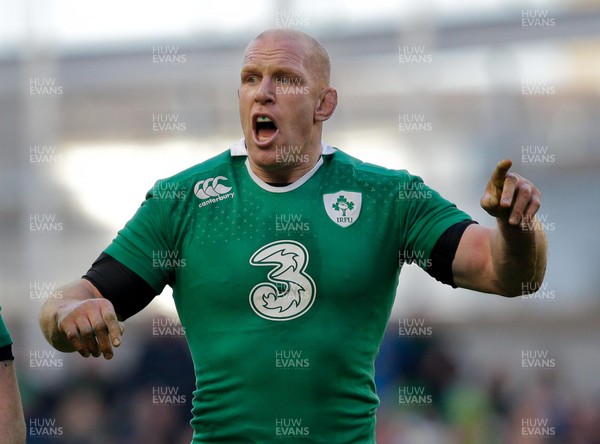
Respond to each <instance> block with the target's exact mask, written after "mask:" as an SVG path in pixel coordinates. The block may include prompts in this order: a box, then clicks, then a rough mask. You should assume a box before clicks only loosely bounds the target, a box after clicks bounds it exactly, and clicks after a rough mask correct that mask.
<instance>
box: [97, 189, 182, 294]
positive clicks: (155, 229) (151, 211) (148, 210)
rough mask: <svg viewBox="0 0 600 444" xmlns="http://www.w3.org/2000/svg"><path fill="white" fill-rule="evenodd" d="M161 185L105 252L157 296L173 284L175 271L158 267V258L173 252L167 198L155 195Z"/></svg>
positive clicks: (148, 195)
mask: <svg viewBox="0 0 600 444" xmlns="http://www.w3.org/2000/svg"><path fill="white" fill-rule="evenodd" d="M158 184H159V182H157V183H156V184H155V185H154V187H153V188H152V189H151V190H150V191H149V192H148V193H147V194H146V200H145V201H144V202H143V203H142V205H141V206H140V208H139V209H138V210H137V212H136V213H135V215H134V216H133V218H131V220H129V222H127V224H126V225H125V227H124V228H123V229H121V230H120V231H119V232H118V234H117V237H116V238H115V239H114V240H113V241H112V243H111V244H110V245H109V246H108V247H107V248H106V249H105V250H104V252H105V253H106V254H108V255H110V256H112V257H113V258H114V259H116V260H117V261H119V262H120V263H121V264H123V265H124V266H125V267H127V268H129V269H130V270H132V271H133V272H134V273H136V274H137V275H138V276H139V277H141V278H142V279H143V280H144V281H146V282H147V283H148V285H150V287H152V289H153V290H154V291H155V292H156V294H160V293H161V292H162V290H163V289H164V287H165V286H166V285H168V284H172V282H173V273H172V270H170V269H168V268H165V267H160V266H157V257H160V256H161V255H164V254H168V252H169V251H172V250H173V245H172V236H171V233H170V231H169V229H168V227H169V224H168V222H167V219H166V214H165V213H166V212H165V209H164V207H163V199H158V198H156V196H155V190H156V189H157V186H158Z"/></svg>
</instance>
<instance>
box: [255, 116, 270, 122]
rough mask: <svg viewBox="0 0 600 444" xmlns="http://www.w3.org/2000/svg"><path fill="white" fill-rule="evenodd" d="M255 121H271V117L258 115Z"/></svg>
mask: <svg viewBox="0 0 600 444" xmlns="http://www.w3.org/2000/svg"><path fill="white" fill-rule="evenodd" d="M256 121H257V122H272V120H271V119H269V118H268V117H267V116H258V118H257V119H256Z"/></svg>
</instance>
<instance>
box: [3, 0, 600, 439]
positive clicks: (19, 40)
mask: <svg viewBox="0 0 600 444" xmlns="http://www.w3.org/2000/svg"><path fill="white" fill-rule="evenodd" d="M272 27H293V28H297V29H301V30H303V31H305V32H308V33H309V34H311V35H313V36H315V37H316V38H318V39H319V40H321V41H322V43H323V44H324V46H325V47H326V48H327V49H328V51H329V54H330V57H331V60H332V66H333V73H332V83H333V85H334V86H335V87H336V88H337V89H338V94H339V98H340V103H339V106H338V109H337V111H336V113H335V115H334V116H333V118H332V119H331V120H330V121H329V122H328V123H327V124H326V126H325V134H324V139H325V140H326V141H327V142H328V143H330V144H332V145H334V146H337V147H339V148H341V149H343V150H345V151H347V152H349V153H350V154H352V155H354V156H356V157H358V158H361V159H363V160H365V161H369V162H373V163H377V164H380V165H384V166H387V167H390V168H403V169H408V170H409V171H410V172H411V173H413V174H417V175H420V176H422V177H423V178H424V180H425V182H426V183H428V184H429V185H430V186H431V187H433V188H435V189H437V190H439V191H441V192H442V194H443V195H444V196H445V197H447V198H448V199H450V200H452V201H454V202H456V203H457V205H458V206H459V207H461V208H462V209H464V210H466V211H467V212H469V213H470V214H471V215H472V216H473V218H475V219H477V220H479V221H480V223H482V224H486V225H491V224H493V220H491V219H490V218H489V217H487V216H486V215H485V214H484V213H483V212H482V210H481V209H480V208H479V198H480V195H481V194H482V192H483V188H484V186H485V183H486V181H487V179H488V178H489V175H490V174H491V172H492V170H493V168H494V166H495V164H496V162H497V161H498V160H500V159H502V158H510V159H512V160H513V163H514V167H513V169H514V171H516V172H519V173H520V174H522V175H524V176H525V177H528V178H529V179H531V180H532V181H533V182H534V183H535V184H536V185H537V186H538V187H539V188H540V189H541V190H542V194H543V205H542V208H541V210H540V219H541V220H542V223H543V225H544V227H545V229H546V231H547V234H548V240H549V246H550V250H549V251H550V256H549V263H548V270H547V275H546V281H545V283H544V286H543V287H542V288H541V289H540V290H539V291H538V292H537V293H536V294H534V295H532V296H528V297H523V298H516V299H503V298H500V297H498V296H492V295H484V294H479V293H474V292H470V291H467V290H461V289H456V290H453V289H451V288H450V287H448V286H444V285H441V284H439V283H438V282H436V281H434V280H433V279H431V278H430V277H429V276H428V275H427V274H426V273H424V272H423V271H421V270H420V269H418V267H417V266H416V265H414V264H413V265H408V266H405V267H404V268H403V270H402V275H401V279H400V284H399V287H398V294H397V297H396V304H395V306H394V311H393V313H392V316H391V318H390V323H389V329H388V333H387V335H386V337H385V339H384V343H383V345H382V350H381V354H380V356H379V358H378V361H377V366H376V368H377V386H378V391H379V395H380V398H381V401H382V405H381V408H380V410H379V413H378V442H379V443H380V444H390V443H393V444H397V443H403V444H404V443H411V444H412V443H542V442H552V443H555V444H558V443H577V444H579V443H599V442H600V379H598V374H599V373H600V372H599V371H600V359H599V355H600V351H599V349H598V344H599V343H600V322H599V321H598V317H599V315H600V309H599V308H600V298H599V296H600V295H599V290H598V288H599V287H600V274H599V273H598V271H597V270H598V260H597V259H594V257H597V252H598V251H599V248H600V237H599V236H598V228H597V223H598V220H599V219H600V206H599V203H598V202H599V201H600V192H599V191H598V190H599V189H600V174H599V173H600V149H599V148H598V143H599V140H600V125H599V124H598V123H599V122H600V1H593V0H553V1H550V0H548V1H541V0H540V1H533V0H510V1H499V0H477V1H476V0H453V1H445V0H427V1H418V2H417V1H411V2H402V1H399V0H395V1H393V0H370V1H368V2H365V1H363V0H360V1H349V0H346V1H342V0H331V1H328V2H322V1H317V0H303V1H300V0H287V1H283V0H282V1H276V0H272V1H260V0H259V1H255V2H242V1H219V2H194V1H191V0H170V1H169V2H166V1H158V2H141V1H137V0H135V1H134V0H131V1H128V2H116V1H113V0H106V1H104V2H101V3H100V2H81V1H73V0H61V1H57V0H45V1H42V0H27V1H23V0H0V111H1V116H2V118H1V119H0V156H1V161H0V221H1V222H0V252H1V256H0V277H1V282H2V285H1V286H0V305H1V306H2V316H3V317H4V319H5V321H6V323H7V325H8V327H9V330H10V332H11V334H12V336H13V340H14V343H15V345H14V351H15V355H16V365H17V371H18V377H19V380H20V385H21V392H22V396H23V401H24V405H25V410H26V418H27V426H28V433H29V442H35V443H41V442H45V441H52V442H57V441H56V439H57V438H60V441H59V442H63V443H150V444H152V443H167V442H169V443H189V440H190V436H191V432H190V430H189V426H188V425H187V422H188V421H189V419H190V413H189V410H190V400H191V392H192V390H193V374H192V367H191V363H190V360H189V356H188V351H187V346H186V344H185V339H184V335H183V332H182V329H181V327H180V326H179V323H178V318H177V315H176V313H175V311H174V307H173V304H172V300H171V296H170V293H169V292H168V291H167V290H166V291H165V293H164V294H163V295H161V296H159V297H157V298H156V299H155V300H154V301H153V302H152V304H151V305H150V307H148V309H147V310H145V311H144V312H142V313H140V314H138V315H136V316H135V317H133V318H132V319H131V320H129V321H128V322H127V326H126V328H127V332H126V335H125V341H124V343H123V345H122V347H121V348H120V349H119V350H117V353H116V356H115V357H114V359H113V360H112V361H108V362H106V361H104V360H93V359H87V360H86V359H83V358H81V357H80V356H78V355H77V356H74V355H67V354H62V353H59V352H56V351H54V350H53V349H52V348H51V347H50V346H49V345H48V344H47V343H46V342H45V340H44V339H43V337H42V335H41V332H40V330H39V327H38V323H37V318H38V314H39V311H40V307H41V305H42V304H43V302H44V300H46V299H47V298H48V297H50V296H51V295H55V296H58V297H60V293H57V292H59V290H58V288H59V287H60V285H62V284H64V283H66V282H70V281H72V280H74V279H76V278H78V277H79V276H81V275H82V274H84V273H85V272H86V270H87V269H88V268H89V265H90V264H91V263H92V262H93V260H94V259H95V258H96V257H97V256H98V254H99V253H100V251H101V250H102V249H103V248H104V247H105V246H106V245H107V244H108V243H109V242H110V241H111V239H112V238H113V237H114V236H115V234H116V231H117V230H118V229H119V228H120V227H121V226H122V225H123V224H124V223H125V222H126V221H127V220H128V219H129V218H130V217H131V216H132V215H133V213H134V211H135V209H136V208H137V206H138V205H139V204H140V203H141V201H142V200H143V198H144V194H145V192H146V191H147V190H148V189H149V188H150V187H151V186H152V185H153V183H154V181H155V180H157V179H158V178H161V177H167V176H170V175H172V174H174V173H176V172H178V171H179V170H181V169H184V168H186V167H188V166H190V165H193V164H195V163H199V162H201V161H203V160H205V159H207V158H209V157H211V156H213V155H215V154H217V153H219V152H222V151H224V150H226V149H227V148H228V147H229V145H230V144H231V143H233V142H234V141H236V140H238V139H239V138H240V137H241V130H240V127H239V120H238V111H237V95H236V89H237V85H238V79H239V68H240V65H241V59H242V54H243V50H244V48H245V46H246V44H247V43H248V42H249V41H250V40H251V39H252V38H253V37H254V36H255V35H256V34H258V33H259V32H261V31H262V30H264V29H266V28H272Z"/></svg>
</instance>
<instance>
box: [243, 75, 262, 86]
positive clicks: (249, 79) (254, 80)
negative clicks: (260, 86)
mask: <svg viewBox="0 0 600 444" xmlns="http://www.w3.org/2000/svg"><path fill="white" fill-rule="evenodd" d="M243 81H244V83H247V84H249V85H256V84H257V83H258V82H259V79H258V76H256V75H253V74H249V75H247V76H245V77H244V78H243Z"/></svg>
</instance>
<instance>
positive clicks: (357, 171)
mask: <svg viewBox="0 0 600 444" xmlns="http://www.w3.org/2000/svg"><path fill="white" fill-rule="evenodd" d="M328 157H329V161H330V163H331V166H333V167H334V168H338V169H342V170H346V171H352V172H353V174H354V175H355V176H357V178H360V179H363V180H368V179H371V180H377V181H386V180H389V181H393V182H404V181H413V180H417V181H421V178H420V177H418V176H415V175H412V174H410V173H409V172H408V171H407V170H405V169H390V168H386V167H384V166H381V165H376V164H373V163H368V162H363V161H362V160H360V159H358V158H356V157H354V156H351V155H350V154H348V153H346V152H344V151H342V150H340V149H338V148H336V149H335V152H334V153H333V154H332V155H330V156H328Z"/></svg>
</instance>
